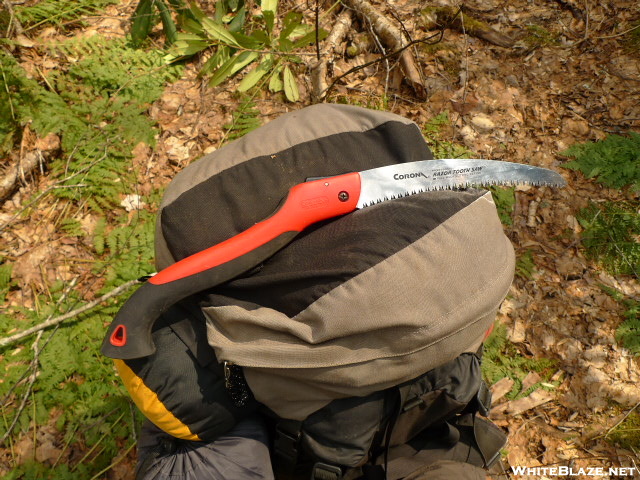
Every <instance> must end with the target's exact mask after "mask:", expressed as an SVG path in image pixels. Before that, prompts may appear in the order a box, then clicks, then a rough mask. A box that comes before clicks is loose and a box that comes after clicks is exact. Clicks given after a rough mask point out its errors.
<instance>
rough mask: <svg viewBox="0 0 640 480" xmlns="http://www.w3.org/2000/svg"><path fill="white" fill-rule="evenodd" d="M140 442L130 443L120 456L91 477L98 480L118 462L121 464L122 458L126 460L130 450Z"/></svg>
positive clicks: (92, 479)
mask: <svg viewBox="0 0 640 480" xmlns="http://www.w3.org/2000/svg"><path fill="white" fill-rule="evenodd" d="M137 444H138V442H133V443H132V444H131V445H129V448H127V449H126V450H125V451H124V453H123V454H122V455H120V457H119V458H118V459H117V460H116V461H114V462H112V463H111V464H110V465H109V466H107V467H105V468H103V469H102V470H100V471H99V472H98V473H96V474H95V475H94V476H93V477H91V480H96V479H98V478H100V475H102V474H103V473H105V472H108V471H109V470H111V469H112V468H113V467H115V466H116V465H117V464H119V463H120V462H121V461H122V460H124V459H125V458H126V456H127V455H128V454H129V452H130V451H131V450H132V449H133V447H135V446H136V445H137Z"/></svg>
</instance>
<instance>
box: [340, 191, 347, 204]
mask: <svg viewBox="0 0 640 480" xmlns="http://www.w3.org/2000/svg"><path fill="white" fill-rule="evenodd" d="M338 200H340V201H341V202H346V201H347V200H349V192H344V191H342V192H340V193H339V194H338Z"/></svg>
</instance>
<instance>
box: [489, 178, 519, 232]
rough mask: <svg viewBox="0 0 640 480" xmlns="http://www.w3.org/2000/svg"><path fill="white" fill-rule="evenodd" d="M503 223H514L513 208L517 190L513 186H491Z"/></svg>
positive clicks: (490, 189)
mask: <svg viewBox="0 0 640 480" xmlns="http://www.w3.org/2000/svg"><path fill="white" fill-rule="evenodd" d="M489 191H490V192H491V195H492V196H493V201H494V202H495V204H496V209H497V210H498V217H500V221H501V222H502V223H503V225H512V224H513V219H512V216H513V209H514V208H515V204H516V191H515V189H514V188H513V187H489Z"/></svg>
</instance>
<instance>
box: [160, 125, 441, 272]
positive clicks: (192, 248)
mask: <svg viewBox="0 0 640 480" xmlns="http://www.w3.org/2000/svg"><path fill="white" fill-rule="evenodd" d="M302 128H303V127H302ZM267 153H269V154H267V155H264V156H261V157H256V158H253V159H251V160H248V161H245V162H242V163H240V164H239V165H236V166H234V167H232V168H228V169H226V170H224V171H222V172H221V173H220V174H218V175H214V176H213V177H211V178H209V179H207V180H205V181H203V182H202V183H200V184H198V185H196V186H195V187H194V188H192V189H190V190H188V191H186V192H184V193H183V194H182V195H181V196H180V197H178V198H177V199H176V200H175V201H174V202H173V203H171V204H170V205H167V206H165V207H164V208H163V210H162V212H161V214H160V215H161V227H162V233H163V236H164V238H165V240H166V242H167V245H168V247H169V250H170V251H171V254H172V255H173V257H174V258H175V259H176V260H180V259H182V258H184V257H187V256H189V255H192V254H194V253H196V252H199V251H201V250H204V249H205V248H208V247H210V246H212V245H215V244H217V243H220V242H222V241H223V240H226V239H227V238H230V237H232V236H234V235H236V234H238V233H240V232H242V231H243V230H246V229H247V228H249V227H250V226H252V225H253V224H254V223H256V222H258V221H260V220H263V219H265V218H266V217H268V216H269V215H271V214H272V213H273V211H274V210H275V209H276V208H277V206H278V204H279V202H280V201H281V200H282V199H283V198H284V197H285V195H286V194H287V192H288V191H289V189H290V188H291V187H292V186H293V185H296V184H298V183H301V182H304V181H305V180H306V179H307V178H308V177H323V176H331V175H339V174H342V173H348V172H354V171H360V170H366V169H368V168H374V167H379V166H384V165H389V164H394V163H402V162H411V161H417V160H425V159H432V158H433V156H432V155H431V152H430V151H429V149H428V147H427V145H426V143H425V142H424V139H423V138H422V135H421V133H420V131H419V129H418V128H417V126H416V125H407V124H402V123H399V122H394V121H391V122H387V123H384V124H382V125H380V126H378V127H377V128H375V129H372V130H369V131H366V132H345V133H340V134H336V135H330V136H327V137H323V138H319V139H316V140H313V141H309V142H305V143H302V144H299V145H295V146H293V147H291V148H289V149H287V150H284V151H282V152H278V153H276V154H271V152H267Z"/></svg>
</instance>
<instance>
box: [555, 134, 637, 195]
mask: <svg viewBox="0 0 640 480" xmlns="http://www.w3.org/2000/svg"><path fill="white" fill-rule="evenodd" d="M562 155H564V156H567V157H574V160H573V161H570V162H568V163H565V164H564V165H563V166H564V167H565V168H570V169H572V170H579V171H580V172H582V173H583V174H584V175H585V176H586V177H587V178H596V180H597V181H598V182H600V183H602V184H603V185H606V186H607V187H611V188H623V187H625V186H627V185H629V186H631V188H632V189H634V190H636V191H640V134H638V133H634V132H629V134H628V135H626V136H622V135H609V136H608V137H607V138H605V139H604V140H602V141H600V142H587V143H580V144H576V145H573V146H571V147H570V148H568V149H567V150H565V151H564V152H562Z"/></svg>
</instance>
